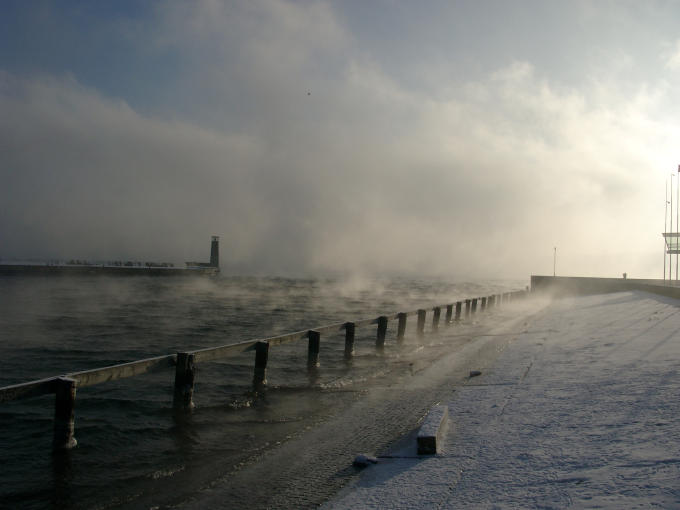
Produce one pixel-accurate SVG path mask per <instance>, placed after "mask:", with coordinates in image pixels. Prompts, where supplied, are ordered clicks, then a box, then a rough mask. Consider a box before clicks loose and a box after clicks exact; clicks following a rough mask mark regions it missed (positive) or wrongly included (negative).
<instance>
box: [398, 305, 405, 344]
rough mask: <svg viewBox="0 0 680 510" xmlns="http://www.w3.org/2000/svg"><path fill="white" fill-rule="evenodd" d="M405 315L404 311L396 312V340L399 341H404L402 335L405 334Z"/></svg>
mask: <svg viewBox="0 0 680 510" xmlns="http://www.w3.org/2000/svg"><path fill="white" fill-rule="evenodd" d="M406 317H407V315H406V314H405V313H404V312H399V313H398V314H397V320H398V321H399V322H397V342H398V343H401V342H403V341H404V335H405V334H406Z"/></svg>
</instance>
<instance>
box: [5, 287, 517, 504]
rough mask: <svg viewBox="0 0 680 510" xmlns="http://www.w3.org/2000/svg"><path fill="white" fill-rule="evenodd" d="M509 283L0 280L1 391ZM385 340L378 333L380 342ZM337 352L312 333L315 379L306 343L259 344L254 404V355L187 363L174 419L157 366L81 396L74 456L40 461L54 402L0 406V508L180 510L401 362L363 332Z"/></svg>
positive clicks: (332, 342) (46, 456)
mask: <svg viewBox="0 0 680 510" xmlns="http://www.w3.org/2000/svg"><path fill="white" fill-rule="evenodd" d="M523 284H524V282H521V281H487V282H460V281H458V282H456V281H446V280H444V279H432V278H358V277H351V278H307V279H301V278H273V277H227V276H219V277H178V278H160V277H155V278H154V277H141V276H133V277H120V278H112V277H106V276H78V277H44V276H16V275H14V276H6V277H0V357H1V358H0V359H2V369H1V370H0V386H6V385H10V384H16V383H21V382H26V381H29V380H34V379H40V378H43V377H51V376H55V375H59V374H65V373H69V372H75V371H78V370H85V369H91V368H98V367H104V366H108V365H113V364H117V363H124V362H128V361H134V360H138V359H142V358H146V357H152V356H158V355H162V354H171V353H174V352H178V351H187V350H193V349H200V348H205V347H213V346H218V345H224V344H229V343H234V342H239V341H245V340H251V339H256V338H266V337H271V336H275V335H279V334H284V333H289V332H293V331H300V330H306V329H313V328H314V327H318V326H323V325H327V324H330V323H339V322H345V321H350V320H359V319H364V318H373V317H376V316H378V315H381V314H388V313H394V312H399V311H410V310H415V309H417V308H427V307H430V308H431V307H432V306H435V305H442V304H446V303H451V302H453V301H456V300H460V299H464V298H468V297H477V296H487V295H490V294H492V293H500V292H505V291H509V290H516V289H518V288H522V287H523ZM443 319H444V311H443V312H442V320H443ZM414 322H415V320H411V321H410V323H409V330H408V331H410V332H412V331H413V327H414V324H413V323H414ZM394 330H395V325H394V324H392V323H391V324H390V327H389V330H388V339H389V340H388V344H389V342H390V341H391V339H392V338H393V337H394V335H395V331H394ZM343 349H344V337H343V335H342V333H338V334H337V335H326V336H323V337H322V342H321V367H320V368H319V370H317V371H315V372H314V373H313V376H312V375H310V373H309V372H308V371H307V368H306V350H307V345H306V341H305V340H301V341H298V342H294V343H291V344H286V345H282V346H275V347H272V348H271V349H270V354H269V365H268V374H267V379H268V389H267V391H266V394H265V395H264V396H260V397H258V398H254V397H253V395H252V392H251V391H250V390H251V384H252V376H253V356H254V355H253V353H246V354H243V355H239V356H237V357H234V358H227V359H224V360H220V361H216V362H210V363H203V364H200V365H198V367H197V376H196V383H195V393H194V401H195V403H196V409H195V410H194V412H193V413H191V414H190V415H187V416H178V415H176V414H175V413H174V412H173V410H172V385H173V379H174V373H173V371H172V369H171V368H170V369H168V370H164V371H159V372H154V373H150V374H144V375H141V376H137V377H133V378H129V379H124V380H119V381H114V382H109V383H103V384H100V385H96V386H92V387H86V388H81V389H79V390H78V392H77V399H76V420H75V437H76V439H77V441H78V446H77V447H76V448H75V449H73V450H72V451H70V452H68V453H66V454H60V455H55V454H53V453H52V451H51V441H52V428H53V413H54V397H53V396H51V395H49V396H43V397H36V398H32V399H26V400H20V401H14V402H8V403H4V404H0V473H1V474H0V507H7V508H101V509H104V508H119V507H120V508H127V507H131V508H153V507H154V506H156V505H155V504H154V502H157V501H162V502H163V505H170V506H172V505H179V506H181V502H182V501H186V500H190V499H191V498H192V497H194V496H195V495H196V494H197V493H200V492H201V491H204V490H209V488H210V487H211V485H212V484H214V483H215V482H216V481H217V480H221V479H222V480H223V479H225V477H229V475H230V473H234V472H237V471H238V470H239V469H241V467H242V466H244V465H247V464H248V463H252V462H256V461H257V458H258V456H261V455H263V454H264V453H266V452H267V451H268V450H271V449H273V448H277V447H279V446H280V445H281V444H283V443H285V442H286V440H287V439H289V438H290V437H292V436H293V435H296V434H298V435H299V434H300V433H301V431H304V430H307V429H310V428H313V427H314V426H315V424H318V423H320V422H322V421H323V420H327V419H332V416H333V412H334V410H335V409H337V408H338V407H339V406H342V405H344V404H348V403H350V402H351V401H352V400H353V399H356V398H360V394H361V389H363V388H366V387H367V385H370V384H371V381H372V380H374V379H376V378H378V377H380V376H381V375H384V374H385V373H389V372H391V371H394V372H398V371H399V370H401V369H404V367H403V366H402V365H403V359H401V358H400V357H399V356H392V355H391V354H390V352H392V351H391V350H390V349H386V352H387V355H377V353H376V350H375V330H374V328H373V327H372V328H361V329H358V330H357V336H356V344H355V349H356V356H355V358H354V360H353V361H352V363H346V362H345V361H344V360H343ZM255 489H256V488H255V487H254V488H253V490H255ZM242 503H244V504H246V503H247V502H242ZM163 505H161V507H164V506H163ZM228 506H229V505H228ZM231 506H235V507H237V506H238V504H234V505H231ZM246 506H248V505H247V504H246Z"/></svg>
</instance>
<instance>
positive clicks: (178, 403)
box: [173, 352, 196, 411]
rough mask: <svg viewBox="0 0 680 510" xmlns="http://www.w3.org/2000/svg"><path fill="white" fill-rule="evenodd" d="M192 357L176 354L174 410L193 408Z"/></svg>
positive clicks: (184, 353)
mask: <svg viewBox="0 0 680 510" xmlns="http://www.w3.org/2000/svg"><path fill="white" fill-rule="evenodd" d="M195 377H196V372H195V369H194V355H193V354H191V353H188V352H178V353H177V366H176V367H175V394H174V396H173V407H174V408H175V409H176V410H185V411H189V410H191V409H193V407H194V401H193V397H194V379H195Z"/></svg>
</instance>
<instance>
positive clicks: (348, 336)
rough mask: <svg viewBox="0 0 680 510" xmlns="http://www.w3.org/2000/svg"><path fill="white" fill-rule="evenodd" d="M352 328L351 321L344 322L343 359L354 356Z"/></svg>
mask: <svg viewBox="0 0 680 510" xmlns="http://www.w3.org/2000/svg"><path fill="white" fill-rule="evenodd" d="M354 329H355V325H354V323H353V322H345V359H351V358H352V356H354Z"/></svg>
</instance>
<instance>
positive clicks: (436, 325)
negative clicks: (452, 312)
mask: <svg viewBox="0 0 680 510" xmlns="http://www.w3.org/2000/svg"><path fill="white" fill-rule="evenodd" d="M432 311H433V312H434V313H433V314H432V331H433V332H436V331H438V330H439V318H440V317H441V315H442V309H441V307H440V306H435V307H434V308H433V309H432Z"/></svg>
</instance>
